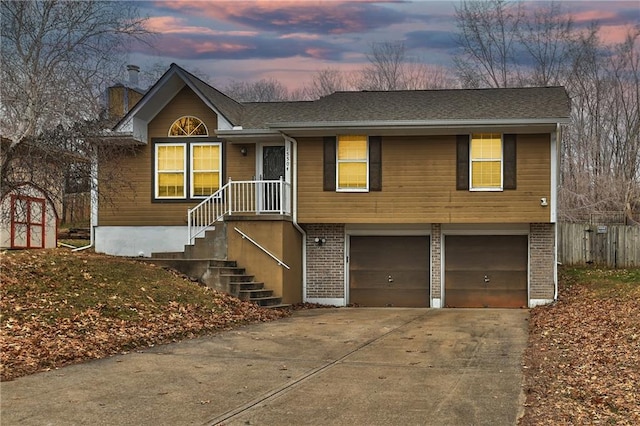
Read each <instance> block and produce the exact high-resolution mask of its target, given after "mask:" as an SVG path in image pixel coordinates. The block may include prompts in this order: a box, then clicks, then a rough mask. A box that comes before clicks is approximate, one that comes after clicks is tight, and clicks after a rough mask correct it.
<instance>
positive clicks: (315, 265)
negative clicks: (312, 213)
mask: <svg viewBox="0 0 640 426" xmlns="http://www.w3.org/2000/svg"><path fill="white" fill-rule="evenodd" d="M305 230H306V231H307V294H306V297H307V298H344V297H345V294H344V225H343V224H311V225H305ZM316 237H317V238H325V239H326V241H325V243H324V244H323V245H321V246H319V245H318V244H317V243H316V242H315V239H316Z"/></svg>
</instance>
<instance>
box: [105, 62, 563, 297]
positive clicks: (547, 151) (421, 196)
mask: <svg viewBox="0 0 640 426" xmlns="http://www.w3.org/2000/svg"><path fill="white" fill-rule="evenodd" d="M569 107H570V106H569V99H568V96H567V94H566V92H565V90H564V89H563V88H562V87H543V88H508V89H476V90H459V89H458V90H433V91H392V92H375V91H373V92H367V91H364V92H336V93H333V94H331V95H328V96H325V97H323V98H321V99H318V100H315V101H303V102H272V103H240V102H236V101H235V100H233V99H231V98H229V97H227V96H226V95H224V94H223V93H221V92H220V91H218V90H216V89H215V88H213V87H211V86H209V85H208V84H206V83H205V82H203V81H201V80H200V79H198V78H197V77H195V76H194V75H192V74H190V73H189V72H187V71H186V70H184V69H183V68H181V67H179V66H178V65H175V64H172V65H171V67H170V69H169V70H168V71H167V72H166V73H165V74H164V75H163V76H162V77H161V78H160V79H159V81H158V82H157V83H156V84H155V85H154V86H153V87H151V88H150V89H149V91H148V92H147V93H146V94H145V95H144V97H142V99H141V100H140V101H139V102H138V103H137V104H136V106H135V107H133V108H132V109H131V110H130V111H129V112H128V113H127V114H126V115H125V116H124V118H123V119H122V120H121V121H120V122H119V123H118V124H117V125H116V126H115V128H114V129H113V134H114V135H118V137H119V138H122V137H123V136H126V137H127V138H129V140H130V143H131V144H132V145H135V154H134V155H129V156H127V157H125V158H123V159H122V160H121V161H118V166H119V167H122V168H123V173H125V174H126V177H127V181H128V182H129V183H130V185H129V186H128V189H126V190H122V191H120V192H118V193H113V194H110V195H111V202H110V203H101V204H100V206H99V208H98V217H97V222H96V223H97V226H96V227H95V236H96V240H95V246H96V250H97V251H99V252H104V253H110V254H115V255H124V256H150V255H151V254H152V253H154V252H182V251H184V250H189V249H188V247H189V246H190V245H192V244H194V242H195V244H196V246H197V245H198V244H199V243H198V240H202V238H200V237H204V236H208V237H205V238H204V240H207V238H208V239H209V240H210V241H209V242H208V243H200V245H201V246H203V247H208V248H207V249H206V250H210V253H211V254H212V255H214V256H210V257H216V258H227V259H234V260H236V261H239V262H240V263H241V264H242V265H243V266H245V267H246V268H248V269H249V270H250V272H251V274H253V275H255V276H256V277H259V278H260V279H261V280H263V281H265V282H266V283H272V286H274V287H275V291H276V293H278V294H280V295H282V296H283V299H284V301H285V302H287V303H295V302H300V301H306V302H314V303H322V304H331V305H338V306H344V305H347V304H354V305H360V306H423V307H432V308H441V307H526V306H529V307H533V306H536V305H539V304H545V303H549V302H551V301H553V300H554V299H555V298H556V275H557V271H556V263H557V262H556V240H557V236H556V209H557V192H556V186H557V183H558V155H559V154H558V153H559V145H560V140H561V130H562V125H563V124H565V123H567V122H568V118H569ZM100 167H101V168H104V167H107V168H108V167H110V165H109V164H101V165H100ZM211 229H214V230H215V231H214V232H211V231H210V230H211ZM214 234H217V236H215V235H214ZM212 235H214V236H212ZM185 245H187V249H185ZM206 250H205V252H206ZM194 253H195V252H194ZM198 253H199V254H198V255H196V257H202V256H203V252H202V251H199V252H198Z"/></svg>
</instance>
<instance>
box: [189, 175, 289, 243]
mask: <svg viewBox="0 0 640 426" xmlns="http://www.w3.org/2000/svg"><path fill="white" fill-rule="evenodd" d="M238 213H244V214H260V213H271V214H281V215H287V214H291V184H290V183H289V182H285V181H284V180H283V179H282V178H280V180H247V181H232V180H231V179H229V182H227V183H226V184H225V185H224V186H223V187H222V188H220V189H219V190H218V191H216V192H215V193H213V194H211V195H210V196H209V197H207V198H205V199H204V200H202V202H200V204H198V205H197V206H195V207H194V208H192V209H189V210H188V211H187V228H188V236H187V237H188V240H187V244H193V241H194V239H195V238H196V237H198V236H199V235H201V234H203V233H204V232H205V231H206V230H207V229H209V228H211V227H212V226H214V224H215V223H216V222H221V221H222V220H224V216H225V215H233V214H238Z"/></svg>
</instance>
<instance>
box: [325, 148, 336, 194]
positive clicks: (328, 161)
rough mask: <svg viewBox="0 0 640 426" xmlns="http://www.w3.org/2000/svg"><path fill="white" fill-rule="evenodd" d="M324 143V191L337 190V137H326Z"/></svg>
mask: <svg viewBox="0 0 640 426" xmlns="http://www.w3.org/2000/svg"><path fill="white" fill-rule="evenodd" d="M323 141H324V164H323V166H324V172H323V185H322V187H323V190H324V191H335V190H336V137H335V136H325V137H324V138H323Z"/></svg>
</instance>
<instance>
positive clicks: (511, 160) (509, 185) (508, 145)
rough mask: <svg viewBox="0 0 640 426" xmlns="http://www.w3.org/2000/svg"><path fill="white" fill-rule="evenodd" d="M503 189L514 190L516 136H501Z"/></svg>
mask: <svg viewBox="0 0 640 426" xmlns="http://www.w3.org/2000/svg"><path fill="white" fill-rule="evenodd" d="M502 144H503V145H502V156H503V158H502V178H503V179H504V181H503V182H502V188H503V189H516V174H517V173H516V135H507V134H505V135H503V136H502Z"/></svg>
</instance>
